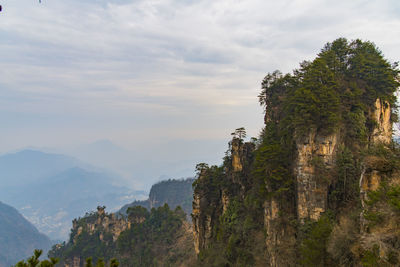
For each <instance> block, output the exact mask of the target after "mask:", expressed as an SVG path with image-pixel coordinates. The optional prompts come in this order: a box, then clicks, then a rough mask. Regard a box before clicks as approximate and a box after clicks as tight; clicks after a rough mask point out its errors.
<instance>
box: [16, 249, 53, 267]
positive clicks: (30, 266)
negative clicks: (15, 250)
mask: <svg viewBox="0 0 400 267" xmlns="http://www.w3.org/2000/svg"><path fill="white" fill-rule="evenodd" d="M42 253H43V250H41V249H35V251H34V252H33V255H32V256H31V257H29V258H28V259H27V260H26V262H25V261H20V262H18V263H17V264H16V265H15V267H54V266H56V264H57V263H58V261H59V260H58V259H56V258H50V259H48V260H43V261H40V260H39V258H40V256H41V255H42Z"/></svg>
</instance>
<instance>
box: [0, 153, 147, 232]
mask: <svg viewBox="0 0 400 267" xmlns="http://www.w3.org/2000/svg"><path fill="white" fill-rule="evenodd" d="M0 177H1V185H2V186H1V187H0V200H1V201H4V202H6V203H9V204H11V205H12V206H14V207H15V208H17V209H18V210H19V211H20V212H21V213H22V214H23V215H24V216H25V217H26V218H27V219H29V220H30V221H31V222H32V223H33V224H34V225H35V226H36V227H37V228H38V229H39V230H40V231H42V232H43V233H45V234H47V235H48V236H49V237H50V238H52V239H57V240H65V239H66V238H67V237H68V234H69V229H70V228H71V221H72V219H73V218H76V217H79V216H83V215H84V214H85V212H87V211H90V210H94V209H95V208H96V207H97V206H98V205H106V206H107V207H108V209H109V210H111V211H112V210H117V209H119V208H120V207H121V206H122V205H124V204H126V203H127V202H129V201H131V200H132V199H142V198H144V197H145V192H143V191H132V190H130V189H128V188H127V187H123V186H118V185H117V184H118V183H119V177H118V176H117V175H114V174H112V173H110V172H107V171H104V170H101V169H100V168H96V167H93V166H90V165H88V164H85V163H83V162H81V161H79V160H77V159H75V158H72V157H68V156H64V155H59V154H51V153H43V152H40V151H35V150H24V151H20V152H17V153H13V154H6V155H3V156H0Z"/></svg>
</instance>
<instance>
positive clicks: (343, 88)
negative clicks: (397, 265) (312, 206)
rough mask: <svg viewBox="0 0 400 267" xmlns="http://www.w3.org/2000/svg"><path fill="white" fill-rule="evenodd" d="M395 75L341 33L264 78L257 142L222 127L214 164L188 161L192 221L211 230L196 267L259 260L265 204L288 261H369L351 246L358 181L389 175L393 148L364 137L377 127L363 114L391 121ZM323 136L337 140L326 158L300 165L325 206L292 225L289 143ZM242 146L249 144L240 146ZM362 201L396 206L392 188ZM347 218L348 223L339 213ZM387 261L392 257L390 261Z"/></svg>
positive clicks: (292, 151) (372, 216)
mask: <svg viewBox="0 0 400 267" xmlns="http://www.w3.org/2000/svg"><path fill="white" fill-rule="evenodd" d="M399 74H400V72H399V69H398V67H397V64H390V63H389V62H388V61H387V60H385V59H384V58H383V55H382V53H381V51H380V50H379V49H378V48H377V47H376V46H375V45H374V44H373V43H371V42H364V41H361V40H354V41H348V40H346V39H345V38H339V39H337V40H335V41H333V42H332V43H328V44H326V45H325V47H324V48H323V49H322V50H321V52H320V53H319V54H318V56H317V57H316V58H315V59H314V60H313V61H310V62H307V61H306V62H303V63H301V64H300V67H299V69H296V70H294V71H293V73H292V74H282V73H281V72H280V71H274V72H272V73H269V74H267V75H266V77H265V78H264V80H263V82H262V91H261V93H260V95H259V102H260V104H261V105H262V106H263V107H264V108H265V128H264V129H263V130H262V132H261V134H260V136H259V138H258V139H257V140H253V141H252V142H250V143H245V142H244V141H243V140H242V139H243V138H244V137H243V136H245V134H244V135H243V134H241V132H242V131H244V128H238V129H237V130H236V131H235V132H234V133H232V135H233V140H232V142H231V143H230V148H229V150H228V152H227V153H226V156H225V158H224V162H223V164H222V165H221V166H208V165H207V164H205V163H202V164H199V165H198V166H197V171H198V179H197V180H196V181H195V182H194V183H193V186H194V194H195V195H196V196H198V197H199V198H201V201H202V202H201V203H200V205H203V206H201V207H200V209H201V211H202V214H201V215H200V216H198V217H196V219H197V220H199V222H200V224H201V225H207V223H209V224H211V226H210V227H211V230H212V231H211V233H209V235H211V236H209V237H207V238H208V240H207V242H205V244H204V246H205V247H204V248H202V249H201V251H200V254H199V265H207V266H257V265H266V264H267V262H268V261H267V259H266V258H265V257H264V256H263V255H265V254H264V252H265V251H266V249H265V237H266V236H265V232H264V231H265V229H264V222H263V218H264V205H268V204H266V203H270V202H268V201H271V200H273V201H274V203H276V205H277V206H278V207H279V210H278V213H277V217H276V218H275V220H276V222H274V223H276V224H278V225H279V226H278V227H281V228H279V229H280V230H282V231H284V230H285V231H286V232H290V233H291V234H293V236H294V239H295V240H296V241H295V242H296V244H295V245H293V246H292V245H291V244H289V243H287V244H283V242H285V241H282V240H281V241H280V242H281V243H282V244H281V246H282V248H279V249H282V251H285V253H291V254H290V255H298V256H300V257H298V259H296V257H295V256H294V257H293V259H292V264H293V265H300V266H335V261H338V262H340V263H341V264H342V265H346V266H350V265H354V264H356V263H360V261H361V258H362V259H363V262H364V261H365V262H372V264H373V262H374V260H373V259H372V258H373V257H372V256H371V255H375V254H374V253H373V252H371V253H372V254H371V253H370V254H368V253H367V252H365V251H364V254H362V253H361V254H357V253H356V252H355V251H356V247H357V246H358V244H357V236H358V235H359V230H358V229H359V228H358V227H359V225H360V222H359V217H360V213H361V210H362V207H361V203H360V188H359V186H360V177H361V175H362V174H364V173H368V174H369V172H371V171H372V170H375V171H378V172H379V175H381V176H382V175H383V176H382V177H392V176H393V175H394V173H395V172H396V171H398V170H399V166H400V161H399V160H398V159H399V157H398V152H396V148H395V147H391V148H390V147H387V146H383V145H376V146H372V145H371V142H370V140H371V138H372V137H371V136H372V134H373V131H374V129H375V128H376V127H377V125H378V122H377V121H374V119H373V118H374V117H373V115H372V114H373V113H374V111H375V103H376V101H377V99H379V100H380V101H381V104H382V105H387V104H389V105H390V106H391V108H392V109H391V112H392V114H391V117H390V119H391V122H396V121H397V114H396V97H395V94H394V93H395V92H396V90H397V88H398V87H399V85H400V83H399ZM333 134H335V136H336V138H337V144H333V146H335V154H334V160H333V161H332V162H329V163H327V162H326V161H325V159H324V158H322V157H321V156H319V155H318V154H317V153H314V152H312V153H313V156H312V157H311V158H310V159H309V162H308V164H309V165H310V166H312V167H313V171H312V173H313V175H314V176H315V182H316V183H317V184H318V186H319V187H320V188H326V196H325V195H324V194H321V197H326V198H327V207H326V209H327V210H330V212H329V214H328V212H325V215H323V216H321V217H320V218H319V220H317V221H308V222H307V221H306V222H303V221H301V222H300V221H298V219H297V217H296V216H297V215H296V205H297V203H296V201H297V200H296V193H297V192H296V190H297V188H296V183H297V181H296V176H295V172H294V167H295V162H296V158H295V157H296V155H297V154H296V153H297V149H298V147H300V146H303V145H306V144H308V142H309V141H310V140H309V139H310V137H309V136H311V137H312V138H317V137H318V138H326V137H328V136H330V135H333ZM236 139H239V140H240V142H239V143H240V145H241V148H240V149H241V150H240V151H241V152H240V153H242V154H241V156H242V158H241V163H242V164H243V170H241V171H239V172H234V171H233V163H232V162H233V155H232V154H233V152H232V151H231V150H232V144H233V143H234V142H236V141H237V140H236ZM250 144H253V145H255V149H253V150H252V149H249V145H250ZM246 146H247V147H246ZM249 151H251V152H249ZM235 153H236V152H235ZM235 160H236V159H235ZM388 179H389V178H388ZM323 190H325V189H323ZM226 196H227V197H226ZM224 197H226V198H227V199H228V200H229V201H228V205H227V203H226V202H227V200H225V199H223V198H224ZM368 197H369V199H370V200H369V202H371V203H372V202H373V201H375V202H382V203H386V204H388V205H389V206H390V207H391V209H392V210H393V211H395V212H397V211H400V200H399V199H400V187H399V186H394V185H391V186H388V187H387V188H384V189H379V192H371V193H369V195H368ZM226 205H227V206H226ZM350 214H351V216H352V217H351V218H352V220H351V222H349V220H348V219H347V218H348V217H349V216H350ZM363 214H364V217H365V218H366V219H367V220H369V221H370V222H372V221H375V222H376V223H379V222H380V220H382V216H381V215H380V214H379V212H377V211H376V210H373V209H371V210H368V211H366V212H365V213H363ZM342 227H343V228H342ZM280 234H281V233H277V236H279V235H280ZM286 234H287V233H286ZM282 235H283V234H282ZM287 235H288V234H287ZM260 236H261V238H260V240H258V239H257V237H260ZM277 238H280V237H277ZM285 246H286V247H285ZM273 249H275V248H273ZM392 254H393V253H392ZM288 255H289V254H288ZM393 255H394V254H393ZM395 258H396V257H395V256H392V257H391V261H392V262H394V261H395V260H396V259H397V258H396V259H395ZM387 261H388V260H387ZM387 261H385V262H387ZM366 264H367V263H366ZM365 266H368V265H365ZM371 266H372V265H371ZM375 266H377V265H375Z"/></svg>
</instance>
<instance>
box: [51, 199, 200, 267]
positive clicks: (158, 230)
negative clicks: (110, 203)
mask: <svg viewBox="0 0 400 267" xmlns="http://www.w3.org/2000/svg"><path fill="white" fill-rule="evenodd" d="M49 256H51V257H57V258H59V259H60V260H61V261H60V264H59V265H61V266H73V267H83V266H84V265H85V260H86V259H87V258H89V257H92V258H93V260H94V261H95V262H96V261H97V260H98V259H100V258H103V259H104V260H105V261H106V262H110V260H111V259H113V258H114V259H117V260H118V262H120V263H121V266H126V267H131V266H132V267H133V266H190V265H192V264H193V263H194V260H195V253H194V249H193V235H192V231H191V227H190V225H189V223H188V222H187V221H186V219H185V214H184V212H183V210H182V209H180V208H176V209H175V210H171V209H170V208H169V207H168V205H167V204H165V205H164V206H162V207H159V208H153V209H152V210H151V211H147V209H145V208H143V207H141V206H135V207H133V208H129V209H128V215H127V216H123V217H121V216H119V217H118V216H116V215H115V214H113V213H112V214H109V213H106V212H105V210H104V207H98V209H97V212H92V213H88V214H87V215H86V216H85V217H83V218H79V219H75V220H74V221H73V228H72V229H71V235H70V239H69V241H68V242H64V243H63V244H59V245H56V246H54V247H53V248H52V250H51V251H50V252H49Z"/></svg>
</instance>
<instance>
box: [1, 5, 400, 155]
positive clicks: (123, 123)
mask: <svg viewBox="0 0 400 267" xmlns="http://www.w3.org/2000/svg"><path fill="white" fill-rule="evenodd" d="M0 4H1V5H2V6H3V11H2V12H1V13H0V55H1V58H0V125H1V128H0V140H1V141H0V153H4V152H7V151H10V150H15V149H19V148H22V147H26V146H37V147H66V146H76V145H79V144H85V143H90V142H94V141H96V140H100V139H109V140H112V141H113V142H114V143H116V144H118V145H120V146H123V147H125V148H128V149H134V148H138V147H144V145H143V144H157V143H163V142H168V141H170V140H178V139H185V140H186V141H188V143H187V144H190V141H198V140H203V141H204V140H211V141H213V142H220V143H221V144H222V145H221V146H225V143H226V142H227V140H228V139H229V137H230V136H229V134H230V132H232V131H233V130H234V129H235V128H238V127H242V126H243V127H245V128H246V129H247V130H248V132H249V135H252V136H255V135H257V134H258V132H259V131H260V129H261V127H262V124H263V122H262V117H263V114H262V109H261V108H260V107H259V106H258V102H257V95H258V92H259V91H260V83H261V80H262V79H263V77H264V76H265V75H266V73H268V72H272V71H273V70H275V69H280V70H282V71H283V72H289V71H291V70H292V69H293V68H296V67H297V66H298V63H299V62H300V61H302V60H305V59H306V60H307V59H308V60H309V59H312V58H313V57H315V55H316V54H317V53H318V52H319V50H320V49H321V48H322V47H323V45H324V44H325V43H326V42H329V41H333V40H334V39H336V38H338V37H346V38H348V39H355V38H360V39H363V40H370V41H373V42H375V43H376V45H377V46H378V47H379V48H380V49H381V50H382V51H383V53H384V55H385V56H386V58H387V59H389V60H390V61H398V60H399V59H400V49H399V48H400V1H398V0H393V1H389V0H375V1H373V0H363V1H362V0H358V1H357V0H351V1H349V0H345V1H342V0H336V1H332V0H330V1H321V0H298V1H288V0H281V1H276V0H274V1H270V0H246V1H240V0H109V1H107V0H68V1H67V0H64V1H61V0H42V3H41V4H39V1H38V0H36V1H35V0H0ZM174 144H175V143H174ZM161 147H163V149H165V148H167V149H172V150H173V147H172V145H171V147H170V148H168V146H165V145H164V146H161ZM216 147H217V146H216ZM154 149H156V148H154ZM218 149H219V148H218ZM218 149H217V148H216V151H215V152H218V153H220V151H219V150H218ZM188 150H190V151H188V154H190V153H192V154H195V153H196V151H192V150H191V148H190V147H188ZM155 152H157V151H155ZM222 156H223V155H218V157H219V158H220V157H222ZM204 160H205V161H207V158H205V159H204Z"/></svg>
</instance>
